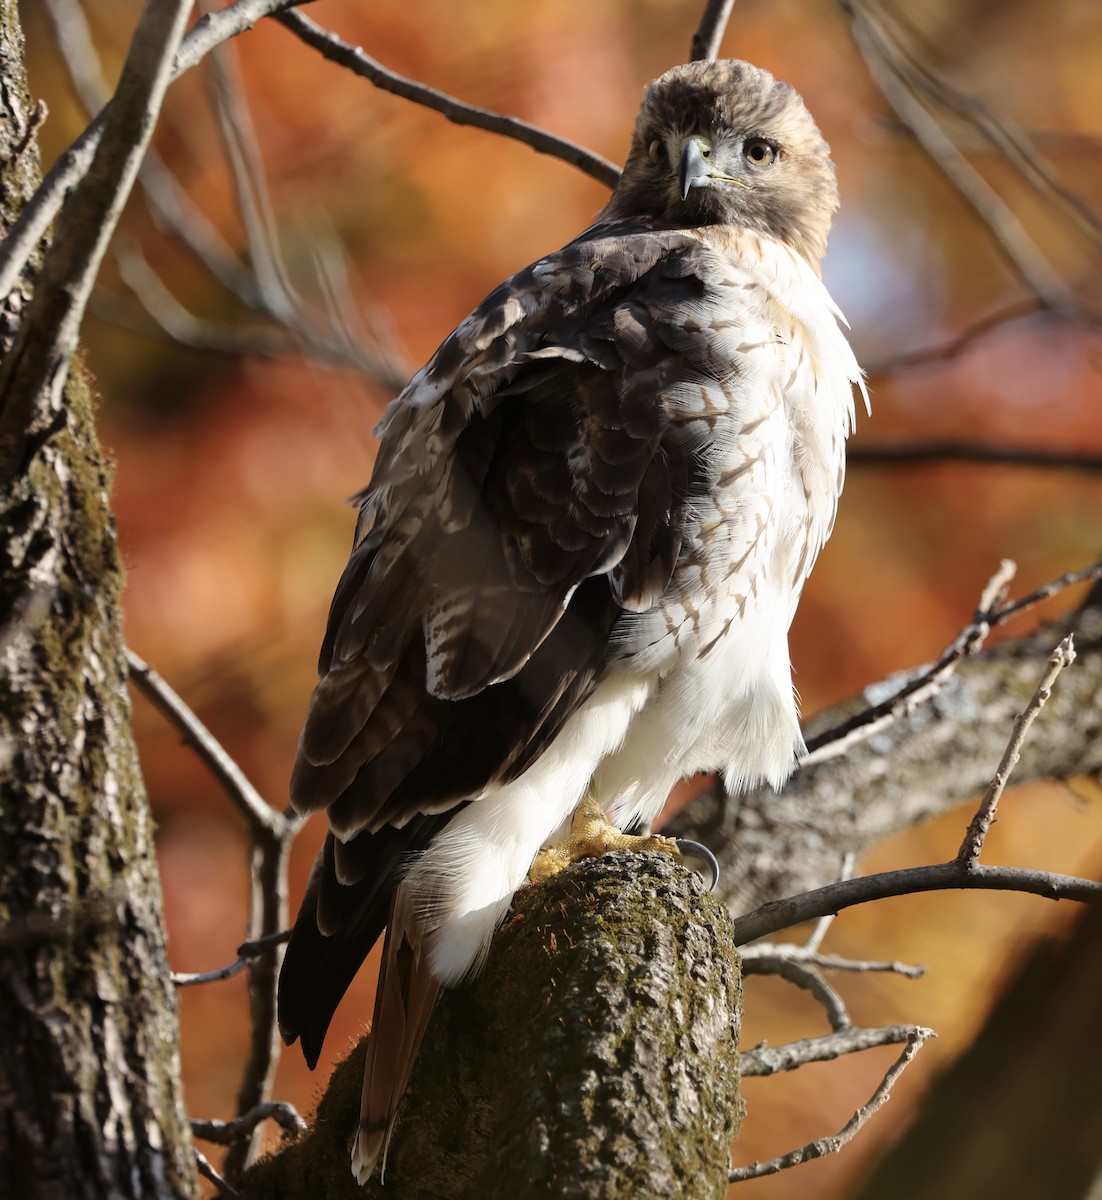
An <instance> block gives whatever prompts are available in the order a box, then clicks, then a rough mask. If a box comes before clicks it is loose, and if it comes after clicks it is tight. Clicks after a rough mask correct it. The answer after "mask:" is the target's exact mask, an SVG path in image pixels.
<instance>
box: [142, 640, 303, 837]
mask: <svg viewBox="0 0 1102 1200" xmlns="http://www.w3.org/2000/svg"><path fill="white" fill-rule="evenodd" d="M126 663H127V666H128V667H129V668H130V678H131V679H132V680H133V681H134V684H135V686H136V687H137V688H138V689H139V690H140V691H141V692H142V694H143V695H144V696H145V697H146V699H148V700H149V701H150V702H151V703H152V704H153V705H154V707H155V708H156V709H157V710H158V711H159V712H160V713H161V714H162V715H163V716H165V717H166V718H167V719H168V720H169V721H170V722H171V723H172V724H173V725H174V726H175V727H176V728H177V729H178V730H179V731H180V733H181V734H182V735H183V737H184V740H185V741H186V742H187V743H188V745H190V746H192V747H193V749H194V750H195V752H196V753H197V754H198V755H199V757H200V758H201V759H202V760H203V762H204V763H206V765H207V768H208V770H209V771H210V773H211V774H212V775H213V776H214V777H215V779H217V780H218V782H219V783H220V784H221V785H222V788H223V789H224V790H225V792H226V793H227V795H228V796H229V797H230V799H231V800H232V801H233V802H234V805H235V806H236V807H237V810H238V812H240V813H241V815H242V816H243V817H244V818H245V820H246V822H247V823H248V825H249V828H250V829H251V830H252V831H253V833H254V834H255V833H257V832H258V831H264V832H265V833H268V834H273V833H274V834H276V835H277V836H278V835H281V834H282V833H283V830H284V827H285V825H286V819H285V818H284V816H283V815H282V813H279V812H277V811H276V810H275V809H274V808H272V807H271V806H270V805H269V804H268V803H267V801H266V800H265V799H264V797H263V796H262V795H261V794H260V793H259V792H258V791H257V790H256V788H254V787H253V785H252V784H251V783H250V782H249V781H248V779H247V778H246V777H245V773H244V772H243V771H242V770H241V768H240V767H239V766H238V765H237V763H235V762H234V761H233V759H232V758H230V756H229V755H228V754H227V753H226V751H225V748H224V747H223V746H222V745H221V743H220V742H219V741H218V739H217V738H215V736H214V734H212V733H211V731H210V730H209V729H208V728H207V727H206V726H205V725H204V724H203V722H202V721H200V720H199V718H198V717H197V716H196V715H195V713H193V712H192V711H191V709H190V708H188V706H187V705H186V704H185V703H184V701H183V699H182V698H181V697H180V696H179V695H178V694H177V692H175V691H174V690H173V689H172V687H171V686H170V685H169V684H168V683H166V682H165V680H164V679H162V678H161V676H160V675H158V674H157V672H156V671H155V670H154V669H153V668H152V667H151V666H150V665H149V664H148V663H147V662H145V661H144V660H143V659H141V658H139V657H138V655H137V654H135V653H134V651H133V650H127V652H126Z"/></svg>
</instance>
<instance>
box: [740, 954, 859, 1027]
mask: <svg viewBox="0 0 1102 1200" xmlns="http://www.w3.org/2000/svg"><path fill="white" fill-rule="evenodd" d="M742 973H743V976H744V977H745V976H747V975H777V976H778V977H779V978H781V979H786V980H788V982H789V983H794V984H795V985H796V986H797V987H798V988H803V990H804V991H805V992H809V993H810V994H811V995H812V996H814V998H815V999H816V1000H817V1001H818V1002H819V1003H820V1004H821V1005H822V1006H823V1008H824V1009H825V1010H826V1015H827V1020H828V1021H829V1022H830V1027H831V1029H833V1030H834V1032H835V1033H837V1032H838V1031H839V1030H840V1029H848V1028H849V1027H850V1025H851V1024H852V1022H851V1021H850V1019H849V1013H848V1012H847V1011H846V1002H845V1001H844V1000H843V999H842V997H841V996H840V995H839V994H838V992H837V991H836V990H835V989H834V988H832V987H831V986H830V984H829V983H827V981H826V980H825V979H824V978H823V977H822V976H821V975H820V974H819V972H818V971H816V970H815V969H814V968H813V967H811V966H807V965H805V964H804V963H802V962H798V961H796V960H795V959H792V958H789V957H787V956H785V955H783V954H768V953H765V954H754V955H744V956H743V959H742Z"/></svg>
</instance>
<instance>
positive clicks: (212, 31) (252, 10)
mask: <svg viewBox="0 0 1102 1200" xmlns="http://www.w3.org/2000/svg"><path fill="white" fill-rule="evenodd" d="M308 2H309V0H237V3H235V4H231V5H230V6H229V7H228V8H224V9H222V10H221V11H220V12H216V13H207V14H206V15H205V16H203V17H201V18H200V19H199V20H198V21H196V23H195V25H194V26H193V27H192V28H191V29H190V30H189V31H188V33H187V35H186V36H185V37H184V38H183V40H182V41H181V42H179V49H178V51H177V53H176V58H175V61H174V63H173V64H172V70H171V74H170V77H169V82H172V81H174V80H176V79H179V77H180V76H181V75H182V74H183V73H184V72H185V71H190V70H191V68H192V67H194V66H195V65H196V64H198V63H199V62H201V61H202V60H203V58H205V57H206V55H208V54H209V53H210V52H211V51H212V50H213V49H214V48H215V47H216V46H220V45H221V44H222V43H223V42H225V41H228V40H229V39H230V38H232V37H236V36H237V35H238V34H239V33H243V32H244V31H245V30H246V29H251V28H252V26H253V25H255V24H256V22H257V21H259V20H260V19H261V18H262V17H266V16H270V15H271V14H273V13H276V12H281V11H283V10H284V9H287V8H291V7H293V6H295V5H298V4H305V3H308ZM110 110H111V105H108V106H107V107H106V108H105V109H104V110H103V111H102V112H100V113H99V114H98V115H97V116H96V118H95V120H93V121H92V123H91V124H90V125H89V126H88V128H87V129H85V130H84V132H83V133H82V134H81V135H80V137H78V138H77V139H76V141H75V142H73V144H72V145H71V146H70V147H69V148H68V150H66V151H65V153H64V154H62V155H61V157H60V158H58V160H57V162H56V163H54V165H53V166H52V167H51V168H50V170H49V171H48V172H47V174H46V175H45V177H44V178H43V180H42V182H41V184H40V185H39V186H38V188H37V190H36V191H35V193H34V195H33V196H32V197H31V199H30V200H29V201H28V202H27V204H26V206H25V207H24V208H23V210H22V212H21V213H20V214H19V218H18V220H16V221H15V222H14V224H13V225H12V227H11V229H10V230H9V231H8V235H7V236H6V237H5V238H4V240H3V242H0V296H6V295H7V294H8V292H10V291H11V289H12V287H14V285H15V281H16V280H17V279H18V278H19V274H20V272H21V271H22V270H23V266H24V264H25V263H26V262H27V260H28V259H29V258H30V256H31V255H32V254H33V253H34V250H35V247H36V246H37V245H38V243H39V242H40V241H41V239H42V238H43V237H44V236H45V234H46V231H47V229H49V227H50V223H51V222H52V221H53V219H54V217H55V216H57V213H58V210H59V209H60V208H61V206H62V204H63V203H64V201H65V197H66V196H67V195H68V194H69V192H70V191H71V190H72V189H73V188H74V187H76V185H77V184H78V183H79V182H80V181H81V179H83V178H84V176H85V174H86V173H87V171H88V169H89V167H90V166H91V164H92V161H93V159H94V157H95V155H96V152H97V150H98V148H99V145H100V141H101V139H102V138H103V135H104V129H105V128H106V125H107V122H108V120H109V119H111V118H110Z"/></svg>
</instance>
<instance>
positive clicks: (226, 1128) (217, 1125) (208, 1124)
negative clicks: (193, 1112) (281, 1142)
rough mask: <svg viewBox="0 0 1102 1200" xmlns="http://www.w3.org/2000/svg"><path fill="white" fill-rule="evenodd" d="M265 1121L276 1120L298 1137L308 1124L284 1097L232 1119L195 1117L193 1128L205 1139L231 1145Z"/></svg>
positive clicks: (192, 1121)
mask: <svg viewBox="0 0 1102 1200" xmlns="http://www.w3.org/2000/svg"><path fill="white" fill-rule="evenodd" d="M264 1121H275V1123H276V1124H277V1125H278V1126H279V1127H280V1129H282V1130H283V1132H284V1133H287V1134H290V1135H291V1137H298V1136H299V1134H302V1133H305V1132H306V1130H307V1128H308V1126H307V1124H306V1122H305V1121H304V1120H303V1119H302V1117H300V1116H299V1113H298V1110H297V1109H296V1108H295V1106H294V1105H293V1104H287V1103H285V1102H284V1101H282V1100H269V1101H268V1102H267V1103H266V1104H257V1105H256V1106H255V1107H253V1108H250V1109H249V1111H248V1112H247V1113H242V1114H241V1116H239V1117H235V1118H234V1119H233V1120H232V1121H197V1120H196V1119H195V1118H194V1117H193V1118H192V1120H191V1132H192V1133H193V1134H194V1135H195V1137H197V1138H201V1139H202V1140H203V1141H204V1142H213V1143H214V1144H215V1145H217V1146H232V1145H233V1144H234V1142H238V1141H240V1140H241V1139H242V1138H247V1137H248V1136H249V1135H250V1134H251V1133H252V1132H253V1130H254V1129H255V1128H256V1127H257V1126H258V1125H260V1124H261V1123H262V1122H264Z"/></svg>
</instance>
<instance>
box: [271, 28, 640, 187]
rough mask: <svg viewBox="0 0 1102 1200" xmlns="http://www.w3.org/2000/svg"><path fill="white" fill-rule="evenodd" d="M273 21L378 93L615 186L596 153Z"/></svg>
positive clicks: (323, 33) (330, 39)
mask: <svg viewBox="0 0 1102 1200" xmlns="http://www.w3.org/2000/svg"><path fill="white" fill-rule="evenodd" d="M276 20H277V21H279V23H280V24H281V25H283V26H285V27H286V28H287V29H289V30H290V31H291V32H292V33H293V34H294V35H295V36H296V37H297V38H299V39H300V40H301V41H303V42H305V43H306V44H307V45H308V46H312V47H313V48H314V49H315V50H317V51H318V52H319V53H320V54H321V55H323V56H324V57H325V58H327V59H329V61H330V62H335V63H337V65H338V66H342V67H345V68H346V69H347V70H349V71H352V72H354V73H355V74H357V75H361V76H362V77H363V78H364V79H367V80H368V81H369V82H370V83H372V84H374V86H375V87H377V88H379V89H381V90H382V91H385V92H390V93H391V94H392V95H395V96H400V97H401V98H402V99H403V100H409V101H411V102H412V103H413V104H420V105H421V106H422V107H424V108H431V109H432V110H433V111H434V112H438V113H440V114H441V115H442V116H445V117H447V119H448V120H449V121H452V122H453V123H454V124H456V125H471V126H473V127H474V128H476V129H485V130H487V131H488V132H489V133H496V134H500V135H501V136H502V137H507V138H513V139H514V140H515V141H518V142H523V144H524V145H526V146H530V147H531V148H532V149H533V150H535V151H536V153H537V154H549V155H550V156H551V157H552V158H558V159H561V160H562V161H563V162H566V163H569V164H570V165H571V166H573V167H577V168H578V170H580V171H583V172H584V173H585V174H586V175H590V176H592V178H594V179H596V180H597V181H598V183H603V184H604V185H605V186H606V187H609V188H611V187H615V186H616V181H617V180H618V179H619V178H620V168H619V167H617V166H616V164H615V163H611V162H609V161H608V159H607V158H602V157H601V156H600V155H599V154H594V153H593V152H592V151H591V150H586V149H585V147H583V146H578V145H576V144H575V143H574V142H570V141H567V140H566V139H565V138H560V137H556V136H555V135H554V134H551V133H548V132H547V131H546V130H544V129H539V128H537V127H536V126H535V125H529V124H528V122H527V121H520V120H518V119H517V118H516V117H507V116H504V115H503V114H501V113H495V112H490V111H489V110H488V109H485V108H478V107H477V106H475V105H473V104H464V103H463V101H461V100H456V99H455V98H454V97H453V96H448V95H446V94H445V93H444V92H439V91H437V90H436V89H435V88H430V87H427V86H426V85H425V84H423V83H416V82H415V81H414V80H412V79H406V78H405V77H404V76H402V75H398V74H396V73H395V72H393V71H390V70H388V69H387V68H386V67H384V66H383V65H382V64H381V63H379V62H377V61H376V60H375V59H373V58H371V57H369V56H368V55H367V54H365V53H364V52H363V50H361V49H360V47H359V46H353V45H351V44H350V43H348V42H345V41H343V40H342V39H341V38H339V37H337V36H336V34H334V33H330V32H329V31H328V30H326V29H323V28H322V27H321V26H320V25H317V24H316V23H315V22H313V21H311V20H310V19H309V18H308V17H304V16H303V15H302V14H301V13H293V12H286V13H283V14H281V15H280V16H278V17H276Z"/></svg>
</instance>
